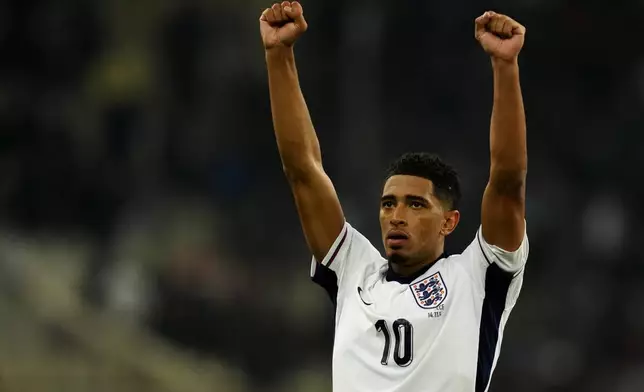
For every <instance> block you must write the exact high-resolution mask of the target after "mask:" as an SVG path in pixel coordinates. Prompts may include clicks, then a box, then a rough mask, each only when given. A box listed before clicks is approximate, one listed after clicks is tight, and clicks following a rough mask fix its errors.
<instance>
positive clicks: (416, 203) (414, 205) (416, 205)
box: [409, 201, 425, 209]
mask: <svg viewBox="0 0 644 392" xmlns="http://www.w3.org/2000/svg"><path fill="white" fill-rule="evenodd" d="M409 206H410V207H411V208H414V209H418V208H423V207H425V205H424V204H423V203H421V202H419V201H412V202H411V203H410V204H409Z"/></svg>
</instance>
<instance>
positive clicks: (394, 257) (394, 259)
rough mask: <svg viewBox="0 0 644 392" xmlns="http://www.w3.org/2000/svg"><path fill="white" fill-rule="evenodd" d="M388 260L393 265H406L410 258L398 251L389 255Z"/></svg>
mask: <svg viewBox="0 0 644 392" xmlns="http://www.w3.org/2000/svg"><path fill="white" fill-rule="evenodd" d="M387 260H389V262H390V263H392V264H405V263H406V262H407V260H409V258H408V257H407V256H405V255H404V254H402V253H400V252H398V251H395V250H394V251H391V252H390V253H389V254H388V255H387Z"/></svg>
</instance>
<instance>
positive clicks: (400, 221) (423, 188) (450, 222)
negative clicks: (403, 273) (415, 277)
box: [380, 175, 459, 264]
mask: <svg viewBox="0 0 644 392" xmlns="http://www.w3.org/2000/svg"><path fill="white" fill-rule="evenodd" d="M458 218H459V217H458V211H446V209H445V206H444V205H443V203H441V201H440V200H439V199H438V198H437V197H436V195H435V194H434V184H433V183H432V182H431V181H430V180H428V179H425V178H422V177H416V176H408V175H396V176H392V177H390V178H389V179H388V180H387V182H386V183H385V186H384V189H383V193H382V199H381V203H380V229H381V231H382V240H383V243H384V245H385V251H386V254H387V258H388V259H389V260H391V261H392V262H394V263H401V264H416V263H418V262H424V261H427V260H428V259H430V258H433V257H437V256H438V254H437V253H440V252H438V249H439V246H441V245H442V241H443V240H444V237H445V236H446V235H448V234H449V233H451V231H452V230H453V229H454V228H455V227H456V224H457V223H458Z"/></svg>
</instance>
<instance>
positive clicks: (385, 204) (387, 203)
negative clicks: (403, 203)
mask: <svg viewBox="0 0 644 392" xmlns="http://www.w3.org/2000/svg"><path fill="white" fill-rule="evenodd" d="M393 206H394V202H393V201H391V200H385V201H383V202H382V208H392V207H393Z"/></svg>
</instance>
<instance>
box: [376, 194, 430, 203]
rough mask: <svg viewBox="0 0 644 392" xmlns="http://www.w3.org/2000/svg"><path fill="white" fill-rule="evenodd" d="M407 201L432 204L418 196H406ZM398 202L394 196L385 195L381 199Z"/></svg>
mask: <svg viewBox="0 0 644 392" xmlns="http://www.w3.org/2000/svg"><path fill="white" fill-rule="evenodd" d="M405 199H406V200H409V201H419V202H421V203H425V204H430V203H431V202H430V201H429V200H427V199H426V198H424V197H422V196H417V195H405ZM395 200H397V198H396V196H394V195H384V196H382V197H381V198H380V201H395Z"/></svg>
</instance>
